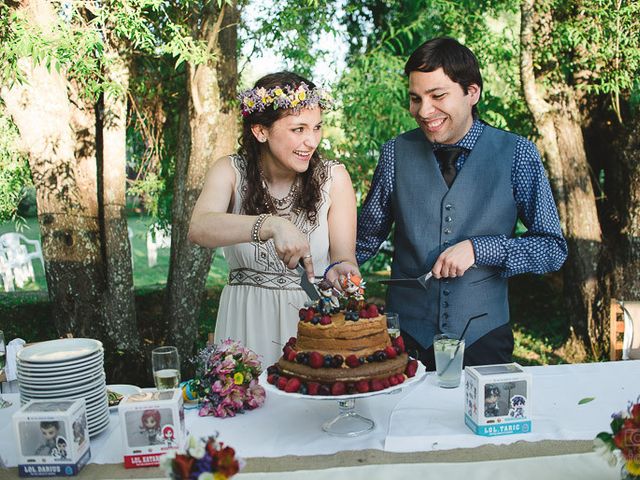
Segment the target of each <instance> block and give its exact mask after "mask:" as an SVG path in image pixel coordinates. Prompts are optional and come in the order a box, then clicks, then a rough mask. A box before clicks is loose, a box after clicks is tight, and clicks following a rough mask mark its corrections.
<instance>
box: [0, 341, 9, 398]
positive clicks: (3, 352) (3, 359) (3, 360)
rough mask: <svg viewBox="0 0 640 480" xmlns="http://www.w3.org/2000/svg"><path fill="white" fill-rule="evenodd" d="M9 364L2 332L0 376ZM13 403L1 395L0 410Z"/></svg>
mask: <svg viewBox="0 0 640 480" xmlns="http://www.w3.org/2000/svg"><path fill="white" fill-rule="evenodd" d="M6 362H7V348H6V346H5V344H4V332H3V331H2V330H0V375H2V374H3V373H4V366H5V365H6ZM10 406H11V402H8V401H6V400H5V399H4V398H2V395H0V408H5V407H10Z"/></svg>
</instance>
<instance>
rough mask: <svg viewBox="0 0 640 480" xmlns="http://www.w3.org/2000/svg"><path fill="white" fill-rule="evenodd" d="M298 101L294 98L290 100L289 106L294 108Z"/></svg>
mask: <svg viewBox="0 0 640 480" xmlns="http://www.w3.org/2000/svg"><path fill="white" fill-rule="evenodd" d="M299 103H300V101H299V100H298V99H297V98H296V99H294V100H291V108H294V107H295V106H296V105H298V104H299Z"/></svg>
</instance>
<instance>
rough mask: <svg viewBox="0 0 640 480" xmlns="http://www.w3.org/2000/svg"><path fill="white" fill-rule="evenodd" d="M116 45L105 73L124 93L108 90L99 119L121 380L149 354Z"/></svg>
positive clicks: (124, 68)
mask: <svg viewBox="0 0 640 480" xmlns="http://www.w3.org/2000/svg"><path fill="white" fill-rule="evenodd" d="M119 50H120V49H118V48H117V47H116V46H114V45H109V47H108V51H107V52H106V55H105V57H106V62H105V66H106V67H105V68H106V71H105V74H106V77H107V79H108V80H109V81H111V82H113V83H115V84H117V85H118V87H119V89H120V90H119V92H110V91H107V92H105V94H104V96H103V111H102V116H101V118H100V119H99V120H100V121H99V126H100V124H101V126H102V129H101V133H102V137H101V140H102V141H101V145H100V147H101V148H100V149H99V152H98V156H97V159H98V171H99V174H100V175H99V180H100V181H99V183H98V199H99V204H100V220H101V231H102V245H103V255H104V263H105V267H106V290H105V296H104V315H105V320H106V321H105V323H104V328H105V332H104V333H105V335H104V337H103V338H104V339H105V341H106V342H107V344H108V347H109V348H106V349H105V353H107V352H108V356H109V357H110V358H109V360H108V362H109V364H110V365H112V367H113V368H112V370H111V372H112V375H113V376H114V377H115V378H119V379H121V381H129V380H128V379H131V378H135V377H132V376H131V375H133V374H134V372H133V371H132V370H131V368H130V365H131V364H132V362H135V363H137V364H140V361H142V360H144V355H143V354H142V351H141V349H140V336H139V334H138V328H137V323H136V312H135V296H134V285H133V269H132V257H131V245H130V243H129V234H128V226H127V215H126V191H125V186H126V180H127V179H126V163H127V154H126V130H127V97H126V92H127V90H128V88H129V66H128V60H127V58H126V57H125V56H124V55H121V54H120V53H119Z"/></svg>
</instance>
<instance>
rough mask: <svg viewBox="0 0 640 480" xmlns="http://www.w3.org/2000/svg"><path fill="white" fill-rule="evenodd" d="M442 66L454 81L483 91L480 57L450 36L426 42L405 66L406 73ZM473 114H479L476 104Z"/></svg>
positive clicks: (465, 90) (431, 70) (463, 87)
mask: <svg viewBox="0 0 640 480" xmlns="http://www.w3.org/2000/svg"><path fill="white" fill-rule="evenodd" d="M439 68H442V70H443V71H444V73H445V74H446V75H447V77H449V78H450V79H451V80H452V81H454V82H456V83H457V84H459V85H460V86H461V87H462V91H463V92H464V93H465V95H466V94H467V93H469V85H471V84H474V83H475V84H476V85H478V87H480V92H482V75H480V67H479V66H478V59H477V58H476V56H475V55H474V54H473V52H472V51H471V50H469V48H467V47H465V46H464V45H462V44H461V43H460V42H458V41H457V40H455V39H453V38H450V37H438V38H433V39H431V40H428V41H426V42H424V43H423V44H422V45H420V46H419V47H418V48H417V49H416V50H415V51H414V52H413V53H412V54H411V56H410V57H409V60H407V63H406V64H405V66H404V73H405V74H406V75H407V76H409V74H410V73H411V72H433V71H435V70H437V69H439ZM473 114H474V116H477V114H478V112H477V109H476V106H475V105H474V106H473Z"/></svg>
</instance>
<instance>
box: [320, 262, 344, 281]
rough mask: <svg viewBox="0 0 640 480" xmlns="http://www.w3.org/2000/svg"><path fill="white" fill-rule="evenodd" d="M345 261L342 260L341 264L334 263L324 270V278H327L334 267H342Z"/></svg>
mask: <svg viewBox="0 0 640 480" xmlns="http://www.w3.org/2000/svg"><path fill="white" fill-rule="evenodd" d="M343 262H344V260H340V261H339V262H333V263H330V264H329V266H328V267H327V268H325V269H324V274H323V275H322V278H325V279H326V278H327V273H329V270H331V269H332V268H333V267H335V266H336V265H340V264H341V263H343Z"/></svg>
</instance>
